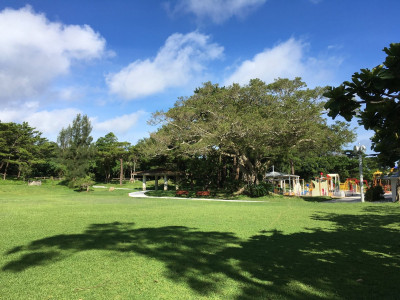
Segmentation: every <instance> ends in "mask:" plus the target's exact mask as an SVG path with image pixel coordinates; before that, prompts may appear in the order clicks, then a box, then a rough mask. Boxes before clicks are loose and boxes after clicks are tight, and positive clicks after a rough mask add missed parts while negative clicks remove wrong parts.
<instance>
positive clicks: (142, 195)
mask: <svg viewBox="0 0 400 300" xmlns="http://www.w3.org/2000/svg"><path fill="white" fill-rule="evenodd" d="M145 193H146V192H145V191H139V192H132V193H129V197H132V198H152V197H149V196H147V195H146V194H145ZM154 198H161V199H186V200H193V201H216V202H249V203H256V202H258V203H260V202H268V201H255V200H229V199H207V198H182V197H154Z"/></svg>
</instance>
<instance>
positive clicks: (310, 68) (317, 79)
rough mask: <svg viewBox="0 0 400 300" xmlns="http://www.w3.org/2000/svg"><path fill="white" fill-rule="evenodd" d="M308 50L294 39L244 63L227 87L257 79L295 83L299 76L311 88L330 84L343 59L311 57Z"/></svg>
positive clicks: (229, 79) (227, 82) (237, 69)
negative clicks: (287, 79) (279, 79)
mask: <svg viewBox="0 0 400 300" xmlns="http://www.w3.org/2000/svg"><path fill="white" fill-rule="evenodd" d="M308 47H309V45H307V44H306V43H304V42H302V41H301V40H296V39H294V38H290V39H289V40H287V41H286V42H282V43H280V44H278V45H276V46H275V47H273V48H271V49H266V50H264V51H263V52H261V53H258V54H256V55H255V56H254V57H253V58H252V59H250V60H246V61H244V62H242V63H241V64H240V66H238V67H237V68H236V70H235V71H234V72H233V74H231V75H230V76H229V77H228V78H227V79H226V80H225V84H226V85H229V84H232V83H234V82H235V83H239V84H247V83H248V82H249V80H250V79H253V78H259V79H261V80H263V81H265V82H267V83H270V82H273V81H274V79H276V78H278V77H281V78H291V79H292V78H294V77H298V76H299V77H302V79H303V80H304V81H305V82H306V83H307V84H308V85H309V86H314V85H326V84H328V83H329V81H330V80H332V78H333V76H334V75H333V74H334V71H335V69H336V68H337V67H338V66H339V65H340V64H341V59H340V58H337V57H327V58H322V59H321V58H315V57H308V56H307V55H306V54H307V51H306V50H307V48H308Z"/></svg>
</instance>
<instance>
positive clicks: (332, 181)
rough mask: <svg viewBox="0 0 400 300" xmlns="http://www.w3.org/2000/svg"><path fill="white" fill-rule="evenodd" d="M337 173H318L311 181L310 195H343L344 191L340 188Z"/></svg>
mask: <svg viewBox="0 0 400 300" xmlns="http://www.w3.org/2000/svg"><path fill="white" fill-rule="evenodd" d="M340 187H341V185H340V177H339V174H326V176H324V174H323V173H321V174H320V176H319V177H316V178H315V180H313V181H312V191H311V195H312V196H335V197H344V196H345V195H344V192H343V191H342V190H341V188H340Z"/></svg>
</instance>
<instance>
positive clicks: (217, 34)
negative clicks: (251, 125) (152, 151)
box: [0, 0, 400, 146]
mask: <svg viewBox="0 0 400 300" xmlns="http://www.w3.org/2000/svg"><path fill="white" fill-rule="evenodd" d="M399 11H400V1H398V0H351V1H349V0H347V1H346V0H202V1H199V0H175V1H168V0H165V1H162V0H161V1H156V0H147V1H139V0H136V1H133V0H132V1H129V0H113V1H110V0H96V1H88V0H79V1H78V0H69V1H63V0H52V1H43V0H37V1H29V2H27V1H20V0H0V120H1V121H3V122H11V121H12V122H22V121H28V122H29V124H31V125H32V126H34V127H36V128H37V129H39V130H40V131H42V132H43V133H44V136H46V137H48V138H49V139H51V140H54V141H55V140H56V138H57V134H58V132H59V131H60V130H61V128H62V127H66V126H68V124H70V123H71V122H72V120H73V118H74V117H75V116H76V114H77V113H82V114H87V115H88V116H89V117H90V118H91V121H92V125H93V136H94V138H95V139H97V138H98V137H100V136H104V135H105V134H107V133H108V132H110V131H112V132H114V133H115V134H116V135H117V137H118V138H119V140H120V141H129V142H131V143H135V142H136V141H137V140H138V139H140V138H142V137H146V136H148V133H149V132H150V131H154V130H155V128H153V127H151V126H149V125H147V124H146V122H147V120H148V119H149V118H150V117H151V113H152V112H154V111H156V110H160V109H163V110H167V109H168V108H169V107H171V106H172V105H173V104H174V102H175V101H176V100H177V98H178V97H180V96H190V95H191V94H192V92H193V90H194V89H195V88H196V87H198V86H200V85H201V83H202V82H205V81H212V82H213V83H219V84H221V85H229V84H231V83H233V82H238V83H241V84H246V83H248V81H249V79H251V78H256V77H257V78H260V79H262V80H264V81H266V82H271V81H273V80H274V78H277V77H288V78H293V77H295V76H301V77H302V78H303V79H304V81H306V83H307V84H308V85H309V87H314V86H317V85H320V86H324V85H338V84H340V83H341V82H342V81H344V80H349V79H350V77H351V75H352V74H353V73H354V72H356V71H358V70H359V69H360V68H372V67H374V66H376V65H378V64H380V63H381V62H382V61H383V60H384V57H385V55H384V53H383V52H382V49H383V48H384V47H386V46H388V45H389V44H390V43H392V42H399V40H400V27H399V25H398V12H399ZM357 133H358V141H359V142H361V143H363V144H366V145H367V146H368V145H370V142H369V137H370V136H371V133H370V132H366V131H364V130H362V129H361V128H360V129H358V130H357Z"/></svg>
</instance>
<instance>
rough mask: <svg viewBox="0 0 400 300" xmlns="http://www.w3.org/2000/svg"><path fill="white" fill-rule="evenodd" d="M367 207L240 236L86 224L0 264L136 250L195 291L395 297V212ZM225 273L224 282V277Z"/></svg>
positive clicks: (398, 262) (399, 256)
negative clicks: (295, 228)
mask: <svg viewBox="0 0 400 300" xmlns="http://www.w3.org/2000/svg"><path fill="white" fill-rule="evenodd" d="M393 210H394V208H393V207H391V209H388V208H385V207H381V206H380V207H367V208H366V209H365V212H363V213H362V214H360V215H343V214H326V213H317V214H315V215H314V216H312V218H313V219H314V220H319V221H321V222H324V223H326V222H328V223H329V224H330V225H332V226H331V227H330V229H329V230H328V229H324V230H323V229H321V228H309V229H303V231H301V232H297V233H293V234H284V233H282V232H279V231H276V230H275V231H274V230H273V231H268V230H266V231H261V232H259V233H258V234H257V235H254V236H252V237H250V238H248V239H246V240H243V239H239V238H238V237H236V236H235V235H234V234H233V233H230V232H217V231H211V232H205V231H199V230H197V229H195V228H188V227H184V226H167V227H159V228H134V224H133V223H119V222H115V223H108V224H92V225H91V226H89V228H88V229H87V230H86V231H85V232H83V233H81V234H70V235H56V236H51V237H47V238H44V239H40V240H35V241H32V242H31V243H30V244H28V245H22V246H18V247H14V248H13V249H10V250H9V251H8V252H7V253H6V255H17V254H20V257H19V258H17V259H16V260H13V261H10V262H8V263H7V264H6V265H4V266H3V268H2V269H3V271H11V272H20V271H23V270H25V269H27V268H30V267H35V266H40V265H46V264H49V263H53V262H55V261H57V260H60V259H63V257H65V256H69V255H73V254H74V253H76V252H79V251H85V250H91V249H95V250H109V251H118V252H123V253H137V254H141V255H143V256H147V257H151V258H154V259H156V260H159V261H161V262H163V263H164V264H165V273H164V274H163V275H164V276H165V277H167V278H170V279H171V280H173V281H176V282H183V283H186V284H187V285H188V286H190V288H191V289H192V290H193V291H194V292H196V293H198V294H199V295H203V296H211V295H212V296H214V297H215V296H216V295H217V297H218V296H221V297H223V295H222V294H221V293H223V291H222V290H223V288H225V287H226V285H228V284H232V281H234V282H236V285H237V287H238V289H239V291H240V292H239V293H238V295H237V297H236V298H237V299H254V298H262V299H271V298H272V299H273V298H281V299H396V298H398V295H399V291H400V289H399V288H398V281H399V280H400V272H399V271H400V247H399V246H400V242H399V239H398V236H399V223H398V221H397V220H399V216H400V213H398V212H393ZM228 280H230V283H228Z"/></svg>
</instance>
